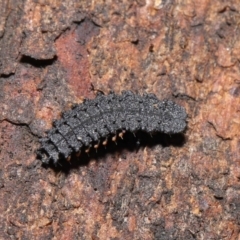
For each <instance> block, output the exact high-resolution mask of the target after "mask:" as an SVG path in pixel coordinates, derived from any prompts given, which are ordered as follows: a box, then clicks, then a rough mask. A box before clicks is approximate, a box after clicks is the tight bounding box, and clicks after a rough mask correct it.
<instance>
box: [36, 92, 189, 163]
mask: <svg viewBox="0 0 240 240" xmlns="http://www.w3.org/2000/svg"><path fill="white" fill-rule="evenodd" d="M186 117H187V114H186V112H185V109H184V108H183V107H181V106H179V105H177V104H176V103H174V102H172V101H170V100H163V101H160V100H159V99H157V97H156V96H155V95H154V94H144V95H138V94H134V93H132V92H131V91H124V92H122V94H121V95H117V94H115V93H110V94H108V95H103V94H99V95H97V97H96V98H95V99H93V100H90V99H87V100H85V101H84V102H83V103H81V104H79V105H77V106H75V107H74V108H73V109H71V110H69V111H67V112H66V113H64V114H63V116H62V118H61V119H60V120H57V121H55V122H54V123H53V128H52V129H51V130H50V131H48V133H47V136H46V137H45V138H42V139H40V143H41V147H40V149H39V150H38V157H39V158H40V159H41V160H42V162H43V163H47V164H48V163H49V162H51V161H52V162H53V163H54V164H55V165H57V164H58V162H59V159H61V158H64V159H68V158H69V156H70V155H71V154H72V153H79V152H80V151H81V150H82V148H85V149H87V150H86V151H89V149H90V148H91V147H92V146H94V147H96V148H97V147H98V146H99V143H100V142H103V144H104V145H106V144H107V139H108V137H109V136H113V140H114V141H115V140H116V136H117V134H118V135H119V136H120V137H122V136H123V134H124V132H125V131H130V132H132V133H135V132H136V131H139V130H142V131H145V132H147V133H150V134H151V133H154V132H162V133H166V134H176V133H181V132H183V131H184V129H185V128H186Z"/></svg>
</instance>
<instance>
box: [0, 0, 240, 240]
mask: <svg viewBox="0 0 240 240" xmlns="http://www.w3.org/2000/svg"><path fill="white" fill-rule="evenodd" d="M0 20H1V21H0V159H1V162H0V203H1V204H0V213H1V214H0V239H86V240H88V239H95V240H96V239H104V240H105V239H112V240H113V239H114V240H117V239H239V238H240V236H239V231H240V228H239V224H240V183H239V181H240V153H239V151H240V141H239V135H240V40H239V39H240V4H239V1H238V0H232V1H231V0H230V1H223V0H222V1H221V0H219V1H209V0H198V1H195V0H192V1H191V0H185V1H170V0H165V1H164V0H162V1H161V0H155V1H154V0H146V1H144V0H136V1H133V0H132V1H131V0H130V1H129V0H128V1H127V0H122V1H114V0H109V1H101V0H100V1H88V0H83V1H77V0H69V1H57V0H55V1H53V0H52V1H51V0H48V1H47V0H39V1H33V0H19V1H13V0H9V1H7V0H2V1H0ZM91 84H92V85H93V86H94V87H95V88H96V89H100V90H102V91H103V92H105V93H108V92H109V91H110V90H113V91H115V92H117V93H120V92H121V91H122V90H126V89H127V90H132V91H134V92H137V93H144V92H149V93H154V94H156V95H157V97H158V98H160V99H163V98H170V99H172V100H174V101H176V102H177V103H179V104H180V105H182V106H184V107H185V108H186V111H187V113H188V129H187V131H186V133H185V140H184V141H181V144H178V139H175V137H174V136H162V137H163V139H159V140H158V141H157V142H154V141H153V140H151V143H147V142H146V144H145V145H142V146H141V147H140V148H139V149H138V147H135V142H137V139H134V137H130V138H128V139H125V140H124V141H122V140H118V145H117V146H113V145H114V144H111V143H110V144H108V145H107V149H106V150H104V151H100V152H99V154H98V153H94V154H91V153H90V157H89V158H84V159H81V156H80V158H79V164H77V165H76V164H75V165H72V166H70V167H69V168H68V169H64V170H54V169H52V168H45V167H43V166H42V165H41V162H40V161H39V160H37V159H36V154H35V151H36V149H37V148H38V147H39V143H38V138H39V137H40V136H43V135H44V132H45V131H46V130H47V129H50V128H51V126H52V121H53V120H54V119H57V118H60V116H61V113H62V112H64V111H66V110H68V109H70V107H71V105H73V104H75V103H79V102H81V101H82V99H83V98H84V97H85V98H86V97H87V98H94V92H93V91H91V90H90V89H91ZM178 137H179V136H178ZM149 139H151V137H150V138H149ZM155 140H156V139H155Z"/></svg>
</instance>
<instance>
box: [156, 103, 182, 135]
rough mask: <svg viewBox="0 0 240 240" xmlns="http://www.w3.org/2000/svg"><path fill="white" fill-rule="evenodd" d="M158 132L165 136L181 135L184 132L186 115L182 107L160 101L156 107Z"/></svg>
mask: <svg viewBox="0 0 240 240" xmlns="http://www.w3.org/2000/svg"><path fill="white" fill-rule="evenodd" d="M158 109H159V114H160V115H161V117H160V119H161V120H160V131H161V132H163V133H166V134H176V133H181V132H183V131H184V130H185V128H186V126H187V123H186V118H187V114H186V111H185V109H184V108H183V107H181V106H179V105H177V104H176V103H174V102H172V101H167V100H165V101H162V102H161V103H159V105H158Z"/></svg>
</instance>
